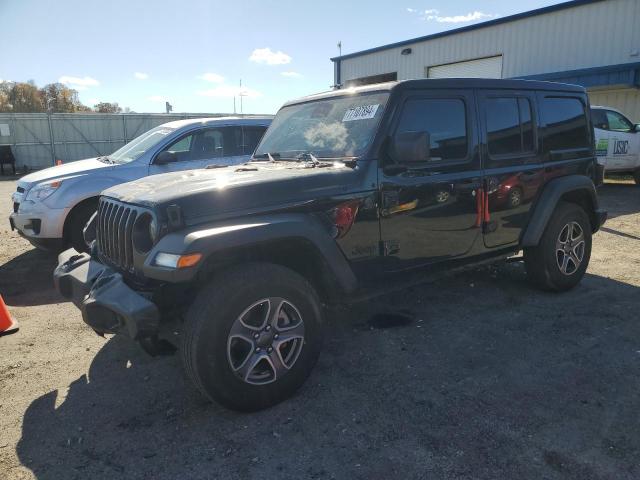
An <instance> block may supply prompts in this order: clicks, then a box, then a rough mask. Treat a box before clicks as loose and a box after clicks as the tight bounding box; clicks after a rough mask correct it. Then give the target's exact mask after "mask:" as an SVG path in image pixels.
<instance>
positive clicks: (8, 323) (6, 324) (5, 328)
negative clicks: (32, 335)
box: [0, 295, 18, 337]
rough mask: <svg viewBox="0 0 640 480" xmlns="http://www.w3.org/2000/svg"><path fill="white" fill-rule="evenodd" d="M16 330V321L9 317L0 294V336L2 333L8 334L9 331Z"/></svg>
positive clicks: (13, 331)
mask: <svg viewBox="0 0 640 480" xmlns="http://www.w3.org/2000/svg"><path fill="white" fill-rule="evenodd" d="M17 331H18V322H16V321H15V320H14V319H13V318H11V314H10V313H9V309H8V308H7V306H6V305H5V303H4V300H3V299H2V295H0V337H1V336H2V335H9V334H10V333H16V332H17Z"/></svg>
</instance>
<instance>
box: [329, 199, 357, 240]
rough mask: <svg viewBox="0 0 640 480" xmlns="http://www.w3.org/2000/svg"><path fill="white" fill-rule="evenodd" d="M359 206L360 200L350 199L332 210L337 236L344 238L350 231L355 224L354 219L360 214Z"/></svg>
mask: <svg viewBox="0 0 640 480" xmlns="http://www.w3.org/2000/svg"><path fill="white" fill-rule="evenodd" d="M359 206H360V201H359V200H350V201H348V202H345V203H341V204H340V205H338V206H337V207H335V208H334V209H333V210H331V216H332V219H333V225H334V226H335V229H336V230H335V237H336V238H342V237H344V236H345V235H346V234H347V233H349V230H350V229H351V225H353V221H354V220H355V219H356V215H357V214H358V207H359Z"/></svg>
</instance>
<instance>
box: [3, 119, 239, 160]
mask: <svg viewBox="0 0 640 480" xmlns="http://www.w3.org/2000/svg"><path fill="white" fill-rule="evenodd" d="M230 115H232V114H223V113H218V114H201V113H172V114H155V113H123V114H108V113H92V114H78V113H54V114H47V113H0V145H10V146H11V148H12V150H13V154H14V156H15V157H16V168H18V169H20V170H23V169H27V170H35V169H39V168H46V167H49V166H51V165H54V164H55V162H56V160H62V161H63V162H65V163H66V162H71V161H74V160H81V159H83V158H91V157H97V156H100V155H108V154H110V153H112V152H114V151H115V150H117V149H118V148H120V147H122V146H123V145H124V144H125V143H127V142H129V141H131V140H133V139H134V138H135V137H137V136H138V135H141V134H142V133H144V132H146V131H147V130H149V129H151V128H153V127H156V126H158V125H162V124H163V123H167V122H171V121H173V120H180V119H185V118H203V117H222V116H230ZM247 116H248V117H250V116H251V115H247ZM7 133H8V135H6V134H7Z"/></svg>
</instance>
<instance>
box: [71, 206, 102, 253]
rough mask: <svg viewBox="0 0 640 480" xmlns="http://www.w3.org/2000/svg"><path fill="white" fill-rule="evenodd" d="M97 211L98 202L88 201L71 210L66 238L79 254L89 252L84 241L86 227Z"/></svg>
mask: <svg viewBox="0 0 640 480" xmlns="http://www.w3.org/2000/svg"><path fill="white" fill-rule="evenodd" d="M97 209H98V201H97V200H95V201H86V202H85V203H83V204H80V205H78V206H77V207H75V208H74V209H73V210H71V213H70V214H69V219H68V220H67V222H68V223H67V231H66V234H65V237H66V239H67V241H68V242H69V244H70V245H71V246H72V247H73V248H74V249H75V250H76V251H77V252H80V253H83V252H84V253H88V252H89V245H87V242H85V240H84V227H85V225H86V224H87V222H88V221H89V219H90V218H91V215H93V214H94V213H95V212H96V210H97Z"/></svg>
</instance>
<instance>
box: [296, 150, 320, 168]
mask: <svg viewBox="0 0 640 480" xmlns="http://www.w3.org/2000/svg"><path fill="white" fill-rule="evenodd" d="M296 160H297V161H299V162H311V163H313V164H314V165H320V160H318V158H317V157H316V156H315V155H314V154H313V153H311V152H303V153H301V154H300V155H298V156H297V157H296Z"/></svg>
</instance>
